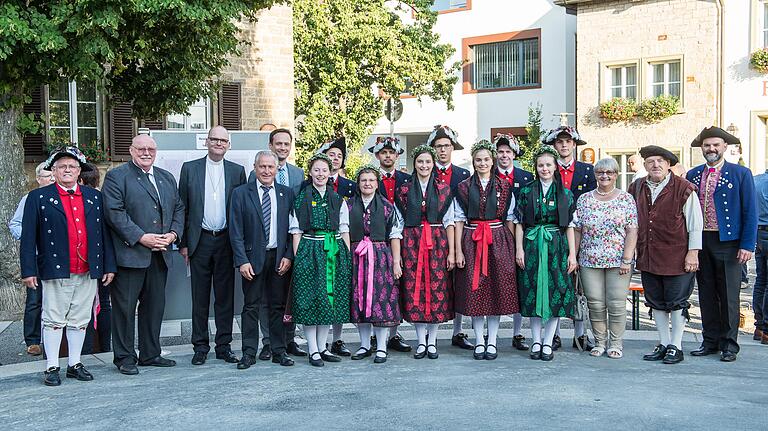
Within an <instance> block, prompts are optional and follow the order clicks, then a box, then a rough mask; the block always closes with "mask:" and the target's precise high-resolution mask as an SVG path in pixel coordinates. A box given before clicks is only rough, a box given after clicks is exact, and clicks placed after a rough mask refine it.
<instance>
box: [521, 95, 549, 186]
mask: <svg viewBox="0 0 768 431" xmlns="http://www.w3.org/2000/svg"><path fill="white" fill-rule="evenodd" d="M525 132H526V133H527V136H526V137H525V139H524V140H523V142H522V144H523V148H524V149H525V152H524V153H523V155H522V156H520V158H519V159H518V160H519V161H520V165H521V167H522V168H523V169H525V170H526V171H528V172H535V169H534V166H533V154H534V153H536V151H538V149H539V147H541V135H542V133H543V132H544V131H543V130H542V128H541V103H538V102H537V103H536V104H535V105H533V104H531V105H529V106H528V124H527V125H526V126H525Z"/></svg>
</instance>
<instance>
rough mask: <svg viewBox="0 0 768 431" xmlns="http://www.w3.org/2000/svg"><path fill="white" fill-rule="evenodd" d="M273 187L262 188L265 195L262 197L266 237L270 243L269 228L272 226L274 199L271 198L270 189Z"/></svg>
mask: <svg viewBox="0 0 768 431" xmlns="http://www.w3.org/2000/svg"><path fill="white" fill-rule="evenodd" d="M271 188H272V187H269V186H261V189H262V190H263V191H264V194H263V195H262V196H261V213H262V214H263V215H264V236H265V238H266V240H267V243H269V227H270V226H271V225H272V199H271V198H270V197H269V189H271Z"/></svg>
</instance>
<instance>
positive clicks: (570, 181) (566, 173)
mask: <svg viewBox="0 0 768 431" xmlns="http://www.w3.org/2000/svg"><path fill="white" fill-rule="evenodd" d="M541 142H542V143H543V144H545V145H552V146H553V147H555V150H557V152H558V153H559V154H560V158H559V159H558V160H557V168H558V170H559V172H560V178H561V179H562V181H563V187H565V188H567V189H568V190H570V191H571V193H573V200H574V202H575V201H577V200H579V196H581V195H583V194H584V193H587V192H590V191H592V190H594V189H596V188H597V179H596V178H595V171H594V169H593V167H592V165H590V164H589V163H584V162H580V161H578V160H576V147H577V146H579V145H585V144H586V142H585V141H584V140H583V139H581V136H580V135H579V132H577V131H576V129H574V128H573V127H571V126H560V127H558V128H556V129H553V130H551V131H550V132H549V133H547V134H546V135H544V137H543V138H542V140H541ZM573 327H574V335H573V337H574V338H573V347H574V348H579V346H581V349H582V350H586V351H591V350H592V349H593V348H594V347H595V346H594V345H593V344H592V342H591V341H590V340H589V337H587V335H586V333H585V332H584V321H581V320H574V321H573ZM562 344H563V343H562V340H561V339H560V327H558V328H557V334H555V338H554V340H553V345H552V347H553V348H554V349H555V350H557V349H559V348H560V347H561V346H562Z"/></svg>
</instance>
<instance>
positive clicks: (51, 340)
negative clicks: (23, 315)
mask: <svg viewBox="0 0 768 431" xmlns="http://www.w3.org/2000/svg"><path fill="white" fill-rule="evenodd" d="M63 334H64V330H63V329H62V328H58V329H53V328H49V327H47V326H46V327H44V328H43V346H45V355H46V356H47V357H48V359H47V360H46V364H45V367H46V368H51V367H58V366H59V348H60V347H61V337H63ZM81 347H82V346H81Z"/></svg>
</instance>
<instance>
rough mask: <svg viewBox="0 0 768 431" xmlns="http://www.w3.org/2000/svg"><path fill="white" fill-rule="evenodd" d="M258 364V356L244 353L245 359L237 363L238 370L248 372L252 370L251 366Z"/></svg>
mask: <svg viewBox="0 0 768 431" xmlns="http://www.w3.org/2000/svg"><path fill="white" fill-rule="evenodd" d="M255 363H256V356H254V355H250V354H248V353H243V357H242V358H240V362H238V363H237V369H238V370H247V369H248V368H251V365H253V364H255Z"/></svg>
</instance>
